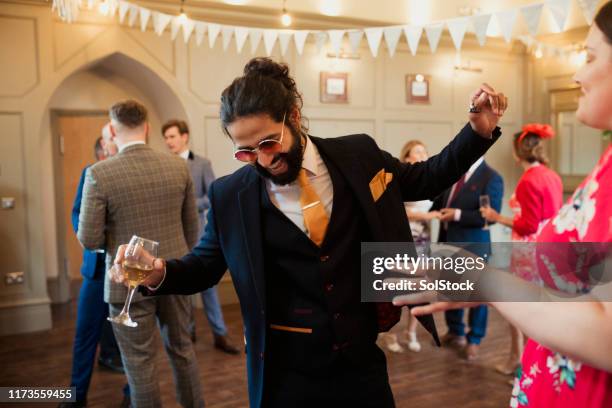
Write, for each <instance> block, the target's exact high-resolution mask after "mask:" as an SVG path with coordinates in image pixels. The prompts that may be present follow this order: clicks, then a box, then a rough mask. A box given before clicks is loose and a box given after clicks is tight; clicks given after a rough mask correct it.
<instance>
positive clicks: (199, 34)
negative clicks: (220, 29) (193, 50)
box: [195, 21, 206, 47]
mask: <svg viewBox="0 0 612 408" xmlns="http://www.w3.org/2000/svg"><path fill="white" fill-rule="evenodd" d="M205 31H206V24H204V23H202V22H201V21H197V22H196V23H195V32H196V45H197V46H198V47H199V46H200V44H202V40H203V39H204V32H205Z"/></svg>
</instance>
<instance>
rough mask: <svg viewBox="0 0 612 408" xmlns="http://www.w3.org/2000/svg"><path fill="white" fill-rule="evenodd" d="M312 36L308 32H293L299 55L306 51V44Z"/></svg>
mask: <svg viewBox="0 0 612 408" xmlns="http://www.w3.org/2000/svg"><path fill="white" fill-rule="evenodd" d="M308 34H310V31H308V30H299V31H294V32H293V41H294V42H295V49H296V50H297V52H298V55H302V52H303V51H304V44H305V43H306V38H307V37H308Z"/></svg>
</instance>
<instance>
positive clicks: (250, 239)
mask: <svg viewBox="0 0 612 408" xmlns="http://www.w3.org/2000/svg"><path fill="white" fill-rule="evenodd" d="M244 181H245V187H244V188H243V189H242V190H240V191H239V192H238V204H239V207H240V220H241V223H242V233H243V236H244V241H245V248H246V254H245V255H246V257H247V259H248V263H249V269H250V271H251V277H252V278H253V283H254V285H255V290H256V292H257V297H258V298H259V302H260V303H261V305H262V307H264V308H265V306H266V302H265V299H266V295H265V287H266V285H265V280H264V268H263V244H262V236H261V211H260V208H261V198H260V194H261V180H260V178H259V176H258V175H257V174H256V173H255V171H251V172H249V173H248V174H247V175H246V176H245V178H244Z"/></svg>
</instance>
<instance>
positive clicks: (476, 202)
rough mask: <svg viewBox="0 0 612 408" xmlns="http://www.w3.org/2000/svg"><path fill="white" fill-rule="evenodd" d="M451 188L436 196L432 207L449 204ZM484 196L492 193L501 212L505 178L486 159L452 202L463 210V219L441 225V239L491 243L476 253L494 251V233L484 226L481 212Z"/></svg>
mask: <svg viewBox="0 0 612 408" xmlns="http://www.w3.org/2000/svg"><path fill="white" fill-rule="evenodd" d="M450 191H451V189H450V188H449V189H447V190H446V191H445V192H444V193H442V194H441V195H440V196H438V197H437V198H436V200H435V201H434V203H433V205H432V210H439V209H441V208H444V207H447V205H446V202H447V201H448V198H449V194H450ZM481 195H488V196H489V200H490V201H491V208H493V209H495V211H497V212H499V211H500V210H501V205H502V200H503V196H504V180H503V179H502V177H501V176H500V175H499V173H498V172H497V171H495V170H493V169H492V168H491V167H489V165H488V164H487V163H486V162H485V161H483V162H482V163H481V164H480V166H478V168H477V169H476V170H475V171H474V173H473V174H472V175H471V176H470V178H469V179H468V181H467V182H466V183H465V184H464V185H463V188H461V190H459V193H457V196H456V197H455V198H454V199H453V201H452V202H451V203H449V205H448V207H449V208H459V209H461V218H460V219H459V221H456V222H455V221H451V222H449V223H448V229H447V230H444V229H443V227H442V226H440V236H439V239H438V240H439V241H442V242H482V243H487V245H479V246H478V248H479V250H476V251H474V252H476V253H478V254H479V255H480V256H484V254H485V253H487V254H490V253H491V245H490V242H491V234H490V231H489V230H484V229H483V227H484V225H485V220H484V218H482V216H481V215H480V196H481ZM489 224H490V223H489Z"/></svg>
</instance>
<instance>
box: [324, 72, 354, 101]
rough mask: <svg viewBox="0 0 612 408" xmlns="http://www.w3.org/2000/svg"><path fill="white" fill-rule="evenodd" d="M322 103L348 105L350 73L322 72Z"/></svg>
mask: <svg viewBox="0 0 612 408" xmlns="http://www.w3.org/2000/svg"><path fill="white" fill-rule="evenodd" d="M320 97H321V102H323V103H348V73H346V72H321V88H320Z"/></svg>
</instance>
